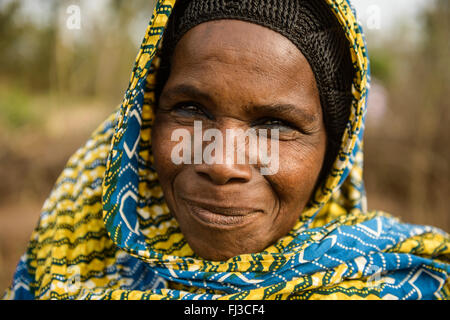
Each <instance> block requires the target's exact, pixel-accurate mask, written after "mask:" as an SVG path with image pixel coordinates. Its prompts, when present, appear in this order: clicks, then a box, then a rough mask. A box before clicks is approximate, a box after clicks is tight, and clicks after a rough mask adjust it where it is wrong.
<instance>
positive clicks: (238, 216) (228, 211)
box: [183, 199, 262, 228]
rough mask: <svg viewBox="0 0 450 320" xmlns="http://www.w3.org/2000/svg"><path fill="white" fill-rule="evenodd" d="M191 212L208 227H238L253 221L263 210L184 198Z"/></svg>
mask: <svg viewBox="0 0 450 320" xmlns="http://www.w3.org/2000/svg"><path fill="white" fill-rule="evenodd" d="M183 200H184V202H185V204H186V206H187V208H188V210H189V213H190V214H191V215H192V216H193V217H194V219H196V220H197V221H198V222H199V223H201V224H204V225H207V226H208V227H216V228H236V227H242V226H244V225H246V224H248V223H250V222H252V221H253V220H254V219H255V218H256V217H257V216H258V214H260V213H262V210H258V209H253V208H246V207H227V206H220V205H216V204H207V203H203V202H197V201H192V200H188V199H183Z"/></svg>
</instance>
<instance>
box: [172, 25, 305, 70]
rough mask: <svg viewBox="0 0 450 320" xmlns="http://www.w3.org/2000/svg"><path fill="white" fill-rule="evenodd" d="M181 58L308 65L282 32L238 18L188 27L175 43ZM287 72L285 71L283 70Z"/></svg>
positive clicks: (280, 65)
mask: <svg viewBox="0 0 450 320" xmlns="http://www.w3.org/2000/svg"><path fill="white" fill-rule="evenodd" d="M180 51H181V52H182V54H183V60H185V59H187V58H189V59H198V60H205V59H208V58H210V59H214V58H217V57H220V58H221V59H228V60H227V61H226V62H230V63H233V62H236V61H238V62H243V61H244V62H253V64H255V65H256V64H258V62H261V64H263V63H266V62H267V61H266V60H270V61H271V62H272V64H277V65H278V66H277V67H284V68H287V67H293V66H296V67H298V66H301V65H303V64H305V63H306V64H307V60H306V58H305V57H304V56H303V55H302V53H301V52H300V50H299V49H298V48H297V47H296V46H295V45H294V44H293V43H292V42H291V41H290V40H288V39H287V38H286V37H284V36H283V35H281V34H279V33H277V32H275V31H273V30H271V29H269V28H266V27H263V26H260V25H257V24H254V23H250V22H245V21H240V20H217V21H210V22H205V23H202V24H199V25H198V26H196V27H194V28H192V29H191V30H189V31H188V32H187V33H186V34H185V35H184V36H183V37H182V38H181V40H180V41H179V43H178V44H177V46H176V50H175V55H176V54H179V53H180ZM286 71H287V70H286Z"/></svg>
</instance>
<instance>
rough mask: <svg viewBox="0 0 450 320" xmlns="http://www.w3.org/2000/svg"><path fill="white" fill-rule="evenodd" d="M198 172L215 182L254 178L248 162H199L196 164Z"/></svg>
mask: <svg viewBox="0 0 450 320" xmlns="http://www.w3.org/2000/svg"><path fill="white" fill-rule="evenodd" d="M195 171H196V172H197V174H199V175H201V176H204V177H205V178H207V179H209V180H210V181H211V182H213V183H214V184H219V185H222V184H226V183H229V182H242V183H245V182H248V181H250V180H251V178H252V168H251V166H250V165H247V164H206V163H202V164H198V165H195Z"/></svg>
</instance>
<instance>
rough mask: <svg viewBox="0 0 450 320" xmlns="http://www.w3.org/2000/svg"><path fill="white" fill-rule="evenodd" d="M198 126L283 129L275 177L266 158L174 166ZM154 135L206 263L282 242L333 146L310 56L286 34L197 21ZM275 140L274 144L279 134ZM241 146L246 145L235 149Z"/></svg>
mask: <svg viewBox="0 0 450 320" xmlns="http://www.w3.org/2000/svg"><path fill="white" fill-rule="evenodd" d="M194 121H200V122H201V124H202V129H203V130H206V129H217V130H219V131H220V132H221V133H223V137H224V139H225V137H226V131H227V129H228V130H239V129H240V130H243V131H244V132H245V131H246V130H248V129H255V130H256V131H255V132H261V131H258V130H260V129H267V130H268V132H275V131H274V130H275V129H276V130H278V132H279V139H278V148H279V149H278V150H279V152H278V154H277V155H276V154H273V155H272V156H277V157H278V167H277V168H276V169H277V170H275V171H274V172H273V174H271V175H264V174H263V173H262V171H261V170H260V169H261V166H262V164H261V161H257V162H256V163H253V164H251V163H250V161H248V159H246V160H247V161H245V163H240V164H235V163H236V162H237V161H228V162H227V161H224V162H221V163H218V161H217V162H216V163H210V164H207V163H205V162H204V161H203V162H202V163H197V164H195V163H194V162H192V164H189V163H182V164H175V163H174V161H173V159H172V155H173V150H174V148H176V146H177V145H179V143H180V140H178V139H176V141H172V134H173V133H174V131H175V130H177V129H186V130H187V131H188V132H189V133H190V134H191V135H192V139H194V135H195V134H194ZM198 123H199V122H197V124H198ZM185 132H186V131H185ZM152 135H153V136H152V140H153V142H152V144H153V147H152V148H153V154H154V161H155V167H156V171H157V173H158V176H159V179H160V183H161V186H162V188H163V192H164V196H165V200H166V202H167V205H168V207H169V209H170V210H171V212H172V214H173V215H174V216H175V218H176V219H177V221H178V223H179V225H180V228H181V231H182V232H183V234H184V236H185V237H186V240H187V241H188V243H189V245H190V246H191V248H192V249H193V250H194V251H195V252H196V253H197V254H198V255H199V256H201V257H203V258H204V259H208V260H226V259H228V258H231V257H233V256H236V255H240V254H245V253H255V252H261V251H263V250H264V249H265V248H266V247H268V246H270V245H271V244H273V243H274V242H276V241H277V240H278V239H279V238H281V237H283V236H285V235H286V234H287V233H288V232H289V231H290V230H291V229H292V227H293V226H294V224H295V222H296V220H297V219H298V218H299V216H300V214H301V212H302V210H303V209H304V207H305V205H306V204H307V202H308V200H309V198H310V196H311V194H312V192H313V189H314V186H315V183H316V180H317V178H318V176H319V172H320V170H321V167H322V163H323V160H324V156H325V149H326V133H325V127H324V122H323V117H322V110H321V105H320V100H319V93H318V89H317V86H316V82H315V78H314V74H313V73H312V71H311V68H310V66H309V64H308V62H307V60H306V59H305V57H304V56H303V55H302V54H301V52H300V51H299V50H298V49H297V47H296V46H295V45H294V44H293V43H291V42H290V41H289V40H288V39H286V38H285V37H283V36H282V35H280V34H278V33H276V32H274V31H272V30H270V29H267V28H264V27H261V26H258V25H255V24H251V23H247V22H242V21H236V20H219V21H213V22H207V23H203V24H200V25H198V26H196V27H195V28H193V29H191V30H190V31H189V32H188V33H187V34H186V35H184V36H183V38H182V39H181V40H180V41H179V43H178V44H177V46H176V48H175V51H174V55H173V59H172V65H171V73H170V76H169V79H168V81H167V83H166V84H165V86H164V88H163V91H162V93H161V97H160V103H159V106H158V108H157V110H156V118H155V123H154V127H153V133H152ZM268 139H269V141H267V144H268V146H269V147H270V146H271V142H273V141H271V140H270V139H275V136H270V135H269V137H268ZM245 141H246V142H248V141H249V140H248V139H246V140H245ZM209 143H211V142H202V144H201V147H202V148H205V147H206V146H207V145H208V144H209ZM223 145H224V146H225V145H226V141H224V144H223ZM238 147H241V148H242V147H245V146H237V147H236V149H233V152H234V151H236V150H238V149H237V148H238ZM272 149H273V148H272ZM270 151H271V148H269V151H268V152H269V154H270ZM192 152H194V148H193V149H192ZM236 152H237V151H236ZM274 153H275V152H274ZM246 155H247V156H248V153H246ZM226 159H229V158H226ZM258 159H259V158H258Z"/></svg>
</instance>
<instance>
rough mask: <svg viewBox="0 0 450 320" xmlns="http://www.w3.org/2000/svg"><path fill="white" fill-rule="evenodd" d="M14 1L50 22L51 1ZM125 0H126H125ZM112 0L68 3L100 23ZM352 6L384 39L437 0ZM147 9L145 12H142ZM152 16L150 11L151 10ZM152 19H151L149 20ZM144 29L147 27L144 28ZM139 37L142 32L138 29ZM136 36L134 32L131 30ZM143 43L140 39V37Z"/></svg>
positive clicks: (363, 0)
mask: <svg viewBox="0 0 450 320" xmlns="http://www.w3.org/2000/svg"><path fill="white" fill-rule="evenodd" d="M12 1H21V2H22V3H24V5H25V6H24V16H25V18H26V19H31V20H33V21H35V22H37V23H39V24H45V23H46V22H47V23H48V19H47V17H48V11H49V9H50V2H51V1H48V0H0V10H1V8H2V7H3V6H4V5H5V4H7V3H9V2H12ZM123 1H125V0H123ZM108 2H109V0H95V1H92V0H76V1H75V0H74V1H69V2H67V3H68V5H70V4H78V5H79V6H80V8H81V12H82V15H83V16H82V18H83V19H84V23H88V24H89V23H94V24H97V25H98V24H99V23H100V24H101V23H102V22H103V20H104V19H102V17H103V18H104V15H102V14H99V13H100V12H102V8H104V7H105V6H106V5H107V4H108ZM351 2H352V4H353V6H354V7H355V8H356V11H357V12H358V17H359V20H360V21H361V23H362V26H363V29H364V30H365V31H366V33H367V32H368V31H369V32H371V34H372V37H377V38H378V36H379V37H380V38H383V36H384V35H386V34H388V33H389V32H390V31H391V30H392V28H394V27H395V25H396V24H395V22H396V21H401V22H402V23H403V24H404V25H406V26H407V27H408V28H409V29H410V30H413V31H415V30H420V24H419V23H417V19H416V18H417V15H418V14H419V13H420V12H421V11H422V10H423V9H424V8H426V7H429V6H432V5H433V3H434V0H351ZM146 11H147V10H143V13H144V12H146ZM148 12H149V15H150V14H151V9H149V10H148ZM149 18H150V17H148V19H149ZM148 19H147V18H145V17H144V16H140V17H137V19H136V20H142V21H139V23H136V26H133V29H135V28H134V27H136V28H145V25H146V23H147V20H148ZM105 23H106V22H105ZM142 26H144V27H142ZM136 32H138V33H139V35H140V34H141V33H142V32H139V30H136ZM132 33H135V31H132ZM137 39H138V40H139V41H140V36H139V37H137Z"/></svg>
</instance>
